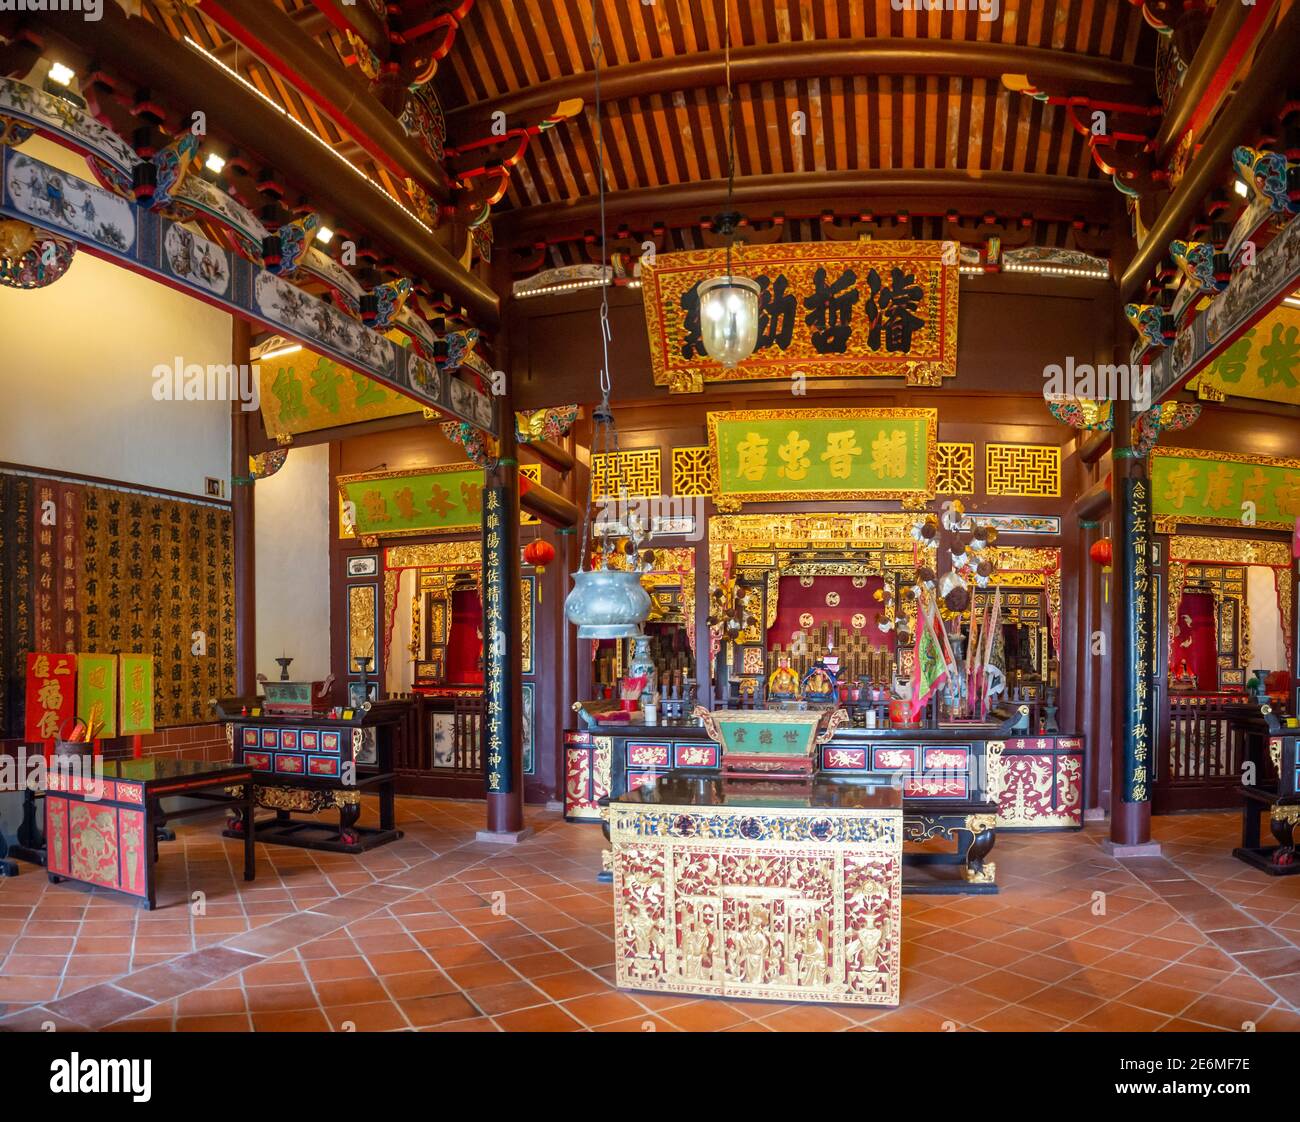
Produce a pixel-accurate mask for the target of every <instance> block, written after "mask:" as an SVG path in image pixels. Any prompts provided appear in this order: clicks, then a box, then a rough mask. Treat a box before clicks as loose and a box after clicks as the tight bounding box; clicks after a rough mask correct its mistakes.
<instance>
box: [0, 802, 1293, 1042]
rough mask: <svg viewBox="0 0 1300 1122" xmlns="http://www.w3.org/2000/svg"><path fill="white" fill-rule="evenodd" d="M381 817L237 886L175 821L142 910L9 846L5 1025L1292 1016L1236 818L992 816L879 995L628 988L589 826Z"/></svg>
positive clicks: (912, 927) (918, 907) (2, 943)
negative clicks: (387, 827) (1126, 856)
mask: <svg viewBox="0 0 1300 1122" xmlns="http://www.w3.org/2000/svg"><path fill="white" fill-rule="evenodd" d="M369 809H373V808H369ZM398 815H399V819H400V824H401V825H402V827H403V828H404V829H405V830H406V832H407V833H406V837H405V838H404V839H403V840H402V841H400V842H398V843H396V844H394V845H390V846H386V847H383V848H381V849H378V850H375V851H373V852H371V853H369V854H367V855H364V856H362V857H359V858H354V857H347V856H342V855H333V854H324V853H316V852H312V851H309V850H297V849H288V848H284V847H277V846H259V847H258V875H257V880H256V881H255V882H254V883H252V884H251V885H245V884H244V882H243V881H242V880H240V879H237V872H236V869H237V866H238V859H239V855H238V845H237V843H236V842H233V841H225V840H223V839H222V838H221V837H220V836H219V833H218V831H217V828H216V827H215V826H214V825H212V824H204V825H195V826H191V827H186V828H182V829H181V830H180V832H179V834H178V837H177V840H176V841H175V842H173V843H164V844H163V846H162V859H161V868H160V871H159V872H160V876H159V885H160V888H159V907H158V909H157V910H156V911H154V912H144V911H141V910H140V909H139V908H138V907H136V906H134V905H132V904H129V903H127V902H125V901H124V899H123V898H121V897H117V896H114V895H112V894H110V893H107V892H102V891H99V890H93V891H92V890H88V889H85V888H82V887H79V886H76V885H70V884H62V885H49V884H48V883H47V881H46V878H45V876H44V874H43V872H42V871H41V870H38V869H36V868H34V867H32V866H28V865H23V866H22V870H23V871H22V875H21V876H19V877H17V878H14V879H10V880H0V1028H5V1029H36V1028H39V1027H41V1026H42V1025H43V1024H45V1023H47V1022H48V1023H52V1024H53V1025H55V1026H56V1027H61V1028H96V1029H99V1028H107V1029H111V1030H125V1031H153V1030H163V1031H165V1030H180V1031H221V1030H227V1031H229V1030H235V1031H247V1030H249V1029H257V1030H264V1031H288V1030H321V1031H325V1030H328V1029H335V1030H338V1029H347V1028H354V1029H357V1030H362V1031H366V1030H375V1031H382V1030H390V1029H429V1030H439V1031H470V1030H473V1031H479V1030H483V1031H497V1030H512V1029H520V1030H532V1031H539V1030H545V1031H566V1032H577V1031H583V1030H587V1029H594V1030H599V1031H632V1032H636V1031H645V1030H646V1029H648V1028H654V1029H657V1030H660V1031H676V1030H683V1031H719V1030H720V1031H787V1030H798V1031H824V1030H836V1031H841V1030H850V1029H867V1030H873V1031H874V1030H908V1031H926V1030H931V1031H936V1030H941V1029H945V1028H947V1029H951V1028H957V1029H979V1030H989V1031H1009V1030H1039V1031H1041V1030H1053V1031H1055V1030H1103V1031H1105V1030H1114V1029H1138V1030H1151V1031H1159V1030H1179V1029H1189V1030H1197V1031H1215V1030H1233V1031H1240V1030H1241V1029H1242V1027H1243V1026H1244V1025H1246V1024H1247V1023H1248V1022H1249V1023H1253V1025H1254V1026H1255V1027H1256V1028H1257V1029H1259V1030H1290V1031H1295V1030H1297V1029H1300V1015H1297V1010H1296V1005H1298V1004H1300V949H1298V948H1297V945H1296V944H1297V943H1300V877H1294V878H1282V879H1274V878H1269V877H1266V876H1264V875H1263V874H1261V873H1258V872H1256V871H1254V870H1253V869H1251V868H1249V867H1248V866H1246V865H1243V864H1242V863H1240V862H1238V861H1236V860H1234V859H1233V858H1232V856H1231V853H1230V851H1231V848H1232V845H1233V843H1234V839H1235V836H1236V832H1237V824H1238V819H1237V817H1236V816H1235V815H1231V814H1204V815H1195V816H1187V817H1176V818H1160V819H1157V820H1156V823H1155V834H1156V837H1157V839H1158V840H1159V841H1160V842H1162V843H1163V845H1164V852H1165V856H1164V857H1162V858H1159V859H1145V860H1135V861H1127V862H1123V863H1121V862H1118V861H1115V860H1113V859H1111V858H1109V857H1107V856H1105V855H1104V854H1103V853H1102V851H1101V849H1100V847H1099V844H1098V843H1099V842H1100V841H1101V839H1102V838H1103V836H1104V832H1103V830H1102V828H1101V827H1099V826H1094V827H1089V829H1088V830H1087V831H1085V832H1084V833H1082V834H1018V835H1017V834H1004V835H1002V836H1001V837H1000V838H999V840H998V843H997V848H996V850H995V856H996V858H997V866H998V876H999V881H1000V883H1001V886H1002V892H1001V893H1000V894H999V895H997V896H979V897H976V896H967V897H959V896H958V897H934V896H930V897H916V896H911V897H906V898H905V899H904V905H903V916H904V928H903V932H904V949H903V987H902V994H903V1003H902V1005H901V1006H900V1007H899V1008H898V1009H896V1010H882V1009H877V1008H860V1007H850V1006H805V1005H787V1004H783V1003H777V1002H753V1001H734V1002H729V1001H722V1000H714V999H709V1000H693V999H689V998H681V997H676V996H659V995H652V994H629V993H624V992H620V991H618V990H616V989H614V987H613V986H612V984H611V978H612V977H613V966H612V958H611V947H612V943H611V932H610V927H611V905H610V889H609V887H608V886H607V885H602V884H599V883H597V882H596V880H595V877H594V871H595V870H596V869H597V868H598V867H599V853H600V849H601V847H602V844H603V843H602V840H601V837H600V831H599V830H598V829H597V828H596V827H594V826H573V825H566V824H564V823H563V822H562V821H560V819H559V817H558V815H556V814H554V813H547V812H544V811H540V810H539V811H530V813H529V819H530V822H531V825H532V826H533V827H534V828H535V830H536V834H535V835H534V836H533V837H532V838H530V839H528V840H527V841H526V842H525V843H524V844H522V845H519V846H517V847H510V848H499V847H496V846H489V845H483V844H479V843H476V842H475V841H474V831H475V830H476V829H477V828H478V827H479V826H480V825H481V823H482V809H481V805H479V804H474V803H458V802H441V801H431V800H422V799H403V800H400V801H399V804H398Z"/></svg>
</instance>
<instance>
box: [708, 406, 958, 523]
mask: <svg viewBox="0 0 1300 1122" xmlns="http://www.w3.org/2000/svg"><path fill="white" fill-rule="evenodd" d="M938 423H939V422H938V411H937V410H935V409H802V410H742V411H738V412H728V413H710V414H709V415H708V428H709V457H710V460H711V462H712V464H711V466H712V469H713V487H714V501H715V502H717V503H718V505H719V506H721V507H723V508H724V509H725V508H727V507H734V506H735V505H736V504H737V503H738V502H789V501H797V500H800V499H901V500H916V501H918V502H925V501H928V500H929V499H932V498H933V497H934V493H935V472H936V464H935V454H936V434H937V431H938Z"/></svg>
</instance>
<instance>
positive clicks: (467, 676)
mask: <svg viewBox="0 0 1300 1122" xmlns="http://www.w3.org/2000/svg"><path fill="white" fill-rule="evenodd" d="M482 628H483V605H482V603H481V602H480V601H479V597H478V593H477V592H476V591H475V590H474V589H472V588H463V589H459V590H457V591H455V592H453V593H452V594H451V632H450V634H449V635H448V636H447V684H448V685H456V686H466V685H473V686H480V685H482V684H483V662H482V659H483V639H482V637H481V636H480V634H479V633H480V631H481V630H482Z"/></svg>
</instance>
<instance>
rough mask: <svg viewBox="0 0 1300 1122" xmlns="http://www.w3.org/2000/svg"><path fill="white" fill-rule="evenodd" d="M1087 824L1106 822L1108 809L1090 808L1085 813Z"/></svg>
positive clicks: (1100, 807) (1101, 807)
mask: <svg viewBox="0 0 1300 1122" xmlns="http://www.w3.org/2000/svg"><path fill="white" fill-rule="evenodd" d="M1083 820H1084V821H1085V822H1105V821H1106V808H1105V807H1104V806H1090V807H1088V808H1087V809H1086V810H1084V812H1083Z"/></svg>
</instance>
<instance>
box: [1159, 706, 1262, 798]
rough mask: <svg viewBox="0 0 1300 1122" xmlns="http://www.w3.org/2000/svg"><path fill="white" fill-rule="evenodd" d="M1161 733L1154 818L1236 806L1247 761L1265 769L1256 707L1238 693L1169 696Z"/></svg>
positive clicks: (1260, 723) (1259, 722)
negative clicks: (1179, 811) (1167, 713)
mask: <svg viewBox="0 0 1300 1122" xmlns="http://www.w3.org/2000/svg"><path fill="white" fill-rule="evenodd" d="M1255 725H1258V726H1259V727H1258V728H1255V727H1254V726H1255ZM1162 731H1163V733H1164V735H1163V736H1162V743H1161V744H1160V746H1159V752H1158V754H1157V762H1156V770H1155V788H1154V801H1153V806H1152V809H1153V810H1154V811H1155V812H1156V813H1157V814H1161V813H1167V812H1169V811H1176V810H1211V809H1229V808H1235V807H1237V806H1239V805H1240V799H1239V798H1238V797H1237V795H1236V793H1235V788H1236V787H1237V786H1238V785H1239V784H1240V783H1241V781H1242V772H1243V768H1244V767H1245V765H1246V763H1247V761H1250V760H1253V761H1254V763H1255V766H1256V768H1257V769H1259V768H1264V767H1266V766H1267V759H1268V754H1267V751H1263V750H1262V748H1261V741H1262V739H1263V736H1262V734H1263V732H1264V726H1263V722H1262V721H1261V720H1259V712H1258V706H1257V705H1255V704H1253V703H1248V702H1247V699H1246V698H1245V697H1244V695H1242V694H1221V693H1212V694H1176V693H1171V694H1170V695H1169V720H1168V723H1167V724H1166V726H1165V728H1164V729H1163V730H1162ZM1261 757H1262V758H1261Z"/></svg>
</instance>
